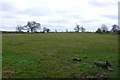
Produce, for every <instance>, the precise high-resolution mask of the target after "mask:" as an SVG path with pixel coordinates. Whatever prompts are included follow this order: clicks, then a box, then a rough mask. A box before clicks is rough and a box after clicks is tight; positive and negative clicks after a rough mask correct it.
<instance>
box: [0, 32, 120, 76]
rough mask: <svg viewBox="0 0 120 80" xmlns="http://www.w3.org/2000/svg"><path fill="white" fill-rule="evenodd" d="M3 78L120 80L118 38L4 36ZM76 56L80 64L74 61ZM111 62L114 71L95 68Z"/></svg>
mask: <svg viewBox="0 0 120 80" xmlns="http://www.w3.org/2000/svg"><path fill="white" fill-rule="evenodd" d="M2 36H3V40H2V41H3V42H2V60H3V71H2V73H3V77H4V78H5V77H12V78H30V77H32V78H46V77H50V78H73V77H76V78H80V77H83V76H85V75H86V76H87V77H89V78H90V77H92V76H96V75H97V74H100V75H104V76H107V77H112V78H115V77H117V76H118V75H117V73H118V72H117V71H118V68H117V67H118V36H117V35H116V34H100V35H99V34H95V33H45V34H39V33H36V34H3V35H2ZM74 56H78V57H80V58H81V60H82V61H81V62H77V61H73V60H72V59H73V58H74ZM94 61H109V62H110V63H111V65H112V68H113V69H114V70H113V71H108V70H106V69H102V68H100V67H98V66H96V65H94Z"/></svg>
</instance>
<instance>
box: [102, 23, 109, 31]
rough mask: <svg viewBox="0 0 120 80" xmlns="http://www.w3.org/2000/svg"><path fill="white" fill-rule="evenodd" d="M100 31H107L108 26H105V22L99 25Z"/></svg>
mask: <svg viewBox="0 0 120 80" xmlns="http://www.w3.org/2000/svg"><path fill="white" fill-rule="evenodd" d="M101 31H102V32H108V28H107V26H106V25H105V24H102V25H101Z"/></svg>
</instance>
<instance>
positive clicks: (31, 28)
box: [16, 21, 120, 34]
mask: <svg viewBox="0 0 120 80" xmlns="http://www.w3.org/2000/svg"><path fill="white" fill-rule="evenodd" d="M111 27H112V28H111V30H108V27H107V26H106V25H105V24H102V25H101V27H100V28H98V29H97V30H96V33H100V34H102V33H110V32H112V33H113V32H114V33H120V27H119V26H118V25H116V24H114V25H112V26H111ZM38 29H41V24H40V23H37V22H35V21H28V22H27V24H26V25H24V26H21V25H17V27H16V30H17V32H23V30H27V32H28V33H34V32H37V30H38ZM74 30H75V32H80V31H81V32H86V29H85V28H84V27H83V26H80V25H78V24H76V25H75V27H74ZM42 32H43V33H46V32H50V29H49V28H47V27H43V30H42ZM55 32H57V29H55ZM66 32H68V29H66Z"/></svg>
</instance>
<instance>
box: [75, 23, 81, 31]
mask: <svg viewBox="0 0 120 80" xmlns="http://www.w3.org/2000/svg"><path fill="white" fill-rule="evenodd" d="M74 30H75V32H79V31H80V25H77V24H76V27H75V28H74Z"/></svg>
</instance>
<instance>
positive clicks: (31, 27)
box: [24, 21, 41, 33]
mask: <svg viewBox="0 0 120 80" xmlns="http://www.w3.org/2000/svg"><path fill="white" fill-rule="evenodd" d="M24 27H28V30H30V31H31V33H33V32H36V30H37V29H39V28H40V27H41V26H40V23H36V22H35V21H28V23H27V25H25V26H24Z"/></svg>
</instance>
